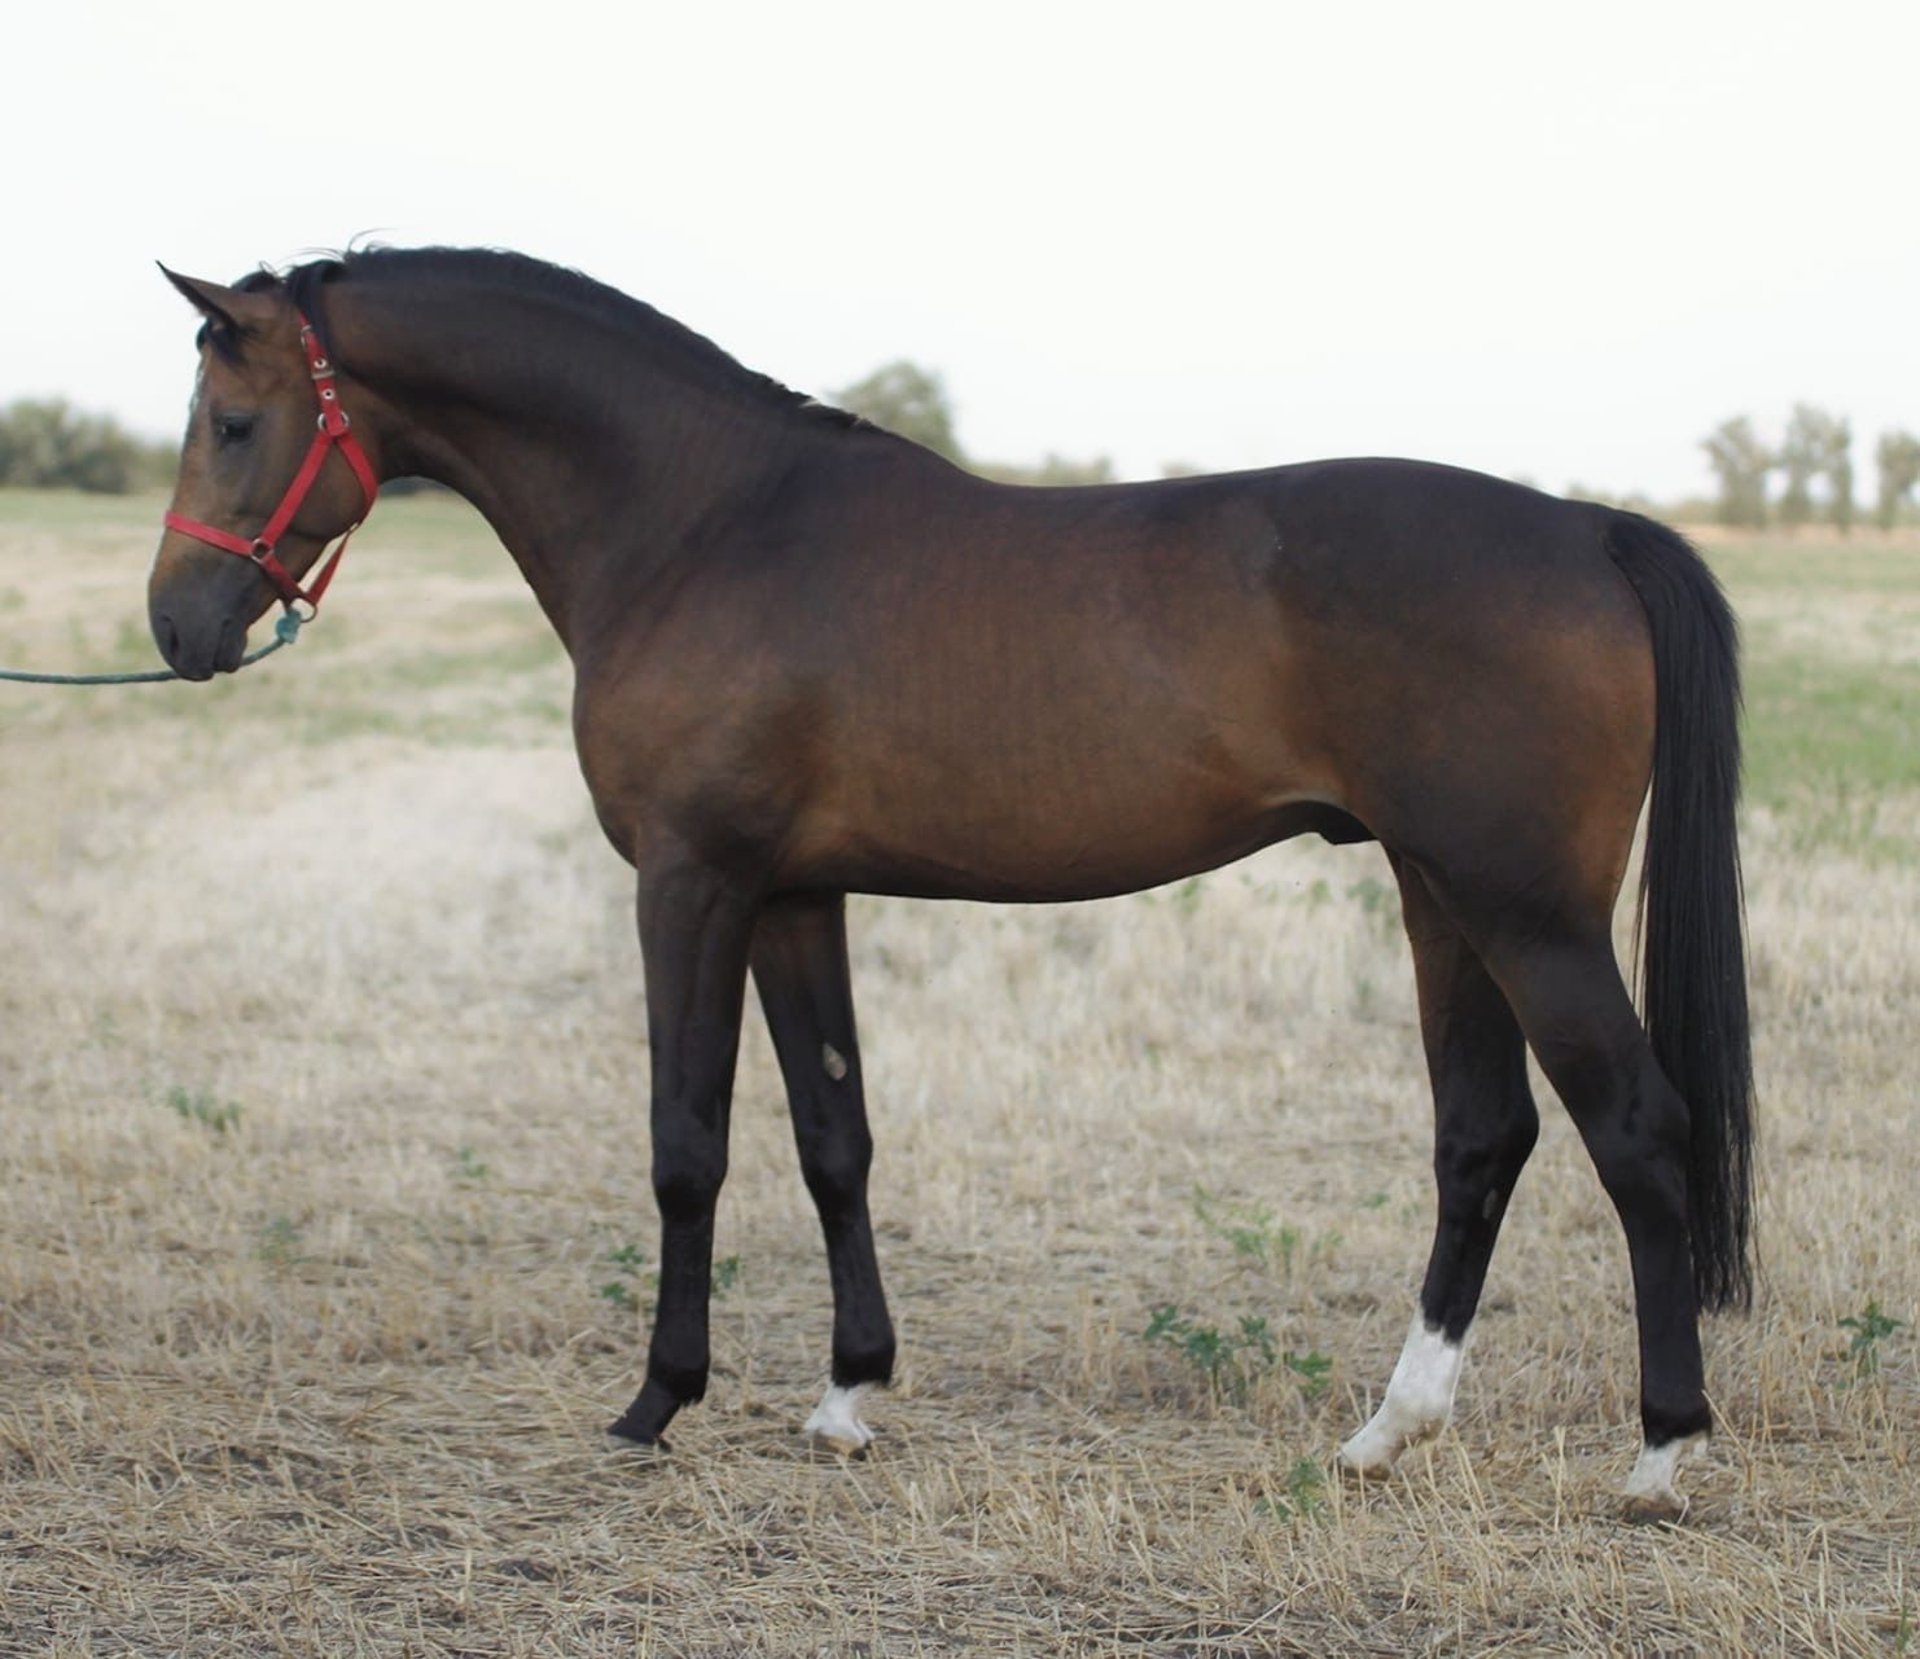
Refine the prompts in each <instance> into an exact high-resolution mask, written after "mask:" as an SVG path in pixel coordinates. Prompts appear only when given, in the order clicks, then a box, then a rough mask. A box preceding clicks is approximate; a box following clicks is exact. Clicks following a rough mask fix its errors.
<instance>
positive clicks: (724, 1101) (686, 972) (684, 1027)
mask: <svg viewBox="0 0 1920 1659" xmlns="http://www.w3.org/2000/svg"><path fill="white" fill-rule="evenodd" d="M751 927H752V918H751V911H750V909H749V908H748V907H747V906H746V905H745V904H744V903H742V902H741V901H740V900H738V899H737V898H736V897H735V896H734V894H733V893H732V892H731V891H730V889H729V888H728V886H727V885H726V884H725V883H724V882H723V881H722V880H720V879H719V878H717V877H715V876H714V875H712V874H710V873H709V872H707V871H705V870H703V869H698V868H689V867H686V866H684V865H682V866H678V867H675V868H672V869H669V870H667V871H665V872H662V873H659V874H653V875H644V874H643V877H642V881H641V888H640V944H641V950H642V953H643V955H644V956H645V959H646V973H647V1031H648V1038H649V1042H650V1045H651V1051H652V1065H653V1111H652V1131H653V1190H654V1198H655V1201H656V1202H657V1204H658V1205H659V1209H660V1223H661V1227H660V1293H659V1300H658V1303H657V1305H656V1309H655V1313H654V1322H653V1336H652V1340H651V1342H650V1343H649V1345H648V1349H647V1376H646V1382H645V1384H644V1386H643V1387H642V1388H641V1390H640V1393H639V1395H638V1396H637V1397H636V1398H635V1400H634V1402H633V1404H632V1405H630V1406H629V1407H628V1408H627V1410H626V1412H625V1413H624V1414H623V1415H622V1416H621V1417H620V1419H619V1420H618V1421H617V1422H615V1423H614V1424H613V1425H612V1426H611V1432H612V1433H614V1434H617V1435H619V1436H621V1437H622V1438H624V1439H628V1440H636V1441H640V1442H642V1443H646V1444H656V1443H659V1442H660V1437H661V1434H662V1432H663V1431H664V1430H665V1429H666V1426H667V1424H668V1423H669V1422H671V1421H672V1419H673V1416H674V1413H675V1412H677V1411H678V1410H679V1409H680V1407H681V1406H683V1405H686V1404H689V1403H691V1402H692V1401H695V1400H698V1399H700V1398H701V1397H702V1396H703V1395H704V1394H705V1393H706V1389H707V1371H708V1366H709V1349H708V1335H707V1309H708V1302H709V1299H710V1296H711V1294H712V1271H713V1218H714V1207H715V1205H716V1204H717V1203H718V1201H719V1197H720V1186H721V1183H722V1182H723V1181H724V1180H725V1178H726V1173H727V1119H728V1111H729V1106H730V1103H731V1100H732V1094H733V1068H734V1058H735V1055H736V1053H737V1051H738V1046H739V1037H740V1003H741V998H742V995H743V994H744V992H745V988H746V956H747V941H748V938H749V936H750V933H751Z"/></svg>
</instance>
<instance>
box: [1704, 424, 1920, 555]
mask: <svg viewBox="0 0 1920 1659" xmlns="http://www.w3.org/2000/svg"><path fill="white" fill-rule="evenodd" d="M1700 447H1701V448H1702V449H1704V450H1705V451H1706V452H1707V460H1708V461H1709V462H1710V463H1711V465H1712V467H1713V470H1714V474H1715V476H1716V477H1717V478H1718V479H1719V482H1720V500H1719V511H1718V517H1719V519H1720V522H1721V523H1722V524H1731V525H1738V526H1743V527H1746V528H1750V529H1758V528H1759V527H1760V526H1762V525H1764V524H1766V523H1768V522H1769V521H1770V520H1772V521H1776V522H1778V523H1780V524H1783V525H1786V526H1788V527H1793V526H1795V525H1801V524H1810V523H1812V522H1813V521H1814V520H1815V519H1816V518H1820V517H1824V518H1825V519H1826V521H1827V522H1828V523H1830V524H1832V525H1834V526H1835V527H1836V528H1837V529H1838V530H1839V531H1840V532H1841V533H1842V534H1843V535H1844V534H1845V533H1846V532H1847V531H1849V530H1851V529H1852V528H1853V515H1854V496H1853V454H1852V451H1853V429H1852V426H1851V425H1850V423H1849V422H1848V421H1847V420H1846V419H1845V418H1844V417H1843V416H1835V415H1830V414H1828V413H1827V412H1826V411H1825V410H1824V409H1816V408H1815V407H1814V406H1813V405H1812V404H1810V403H1798V404H1795V405H1794V409H1793V415H1792V418H1791V419H1789V420H1788V422H1787V430H1786V434H1785V436H1784V437H1782V439H1781V440H1780V442H1779V443H1777V444H1769V443H1767V442H1766V441H1765V440H1764V439H1763V438H1761V436H1760V434H1759V433H1758V432H1756V431H1755V430H1754V426H1753V422H1752V421H1751V420H1749V419H1748V418H1747V417H1746V416H1745V415H1737V416H1735V417H1734V418H1733V419H1731V420H1725V421H1722V422H1721V423H1720V424H1719V425H1718V426H1717V427H1715V428H1714V430H1713V431H1712V432H1711V433H1709V434H1708V435H1707V436H1706V437H1705V438H1703V439H1702V440H1701V444H1700ZM1874 462H1875V465H1876V466H1877V467H1878V469H1879V474H1880V493H1879V499H1878V501H1877V502H1876V504H1875V509H1874V520H1875V522H1876V523H1878V524H1879V525H1880V526H1881V527H1882V528H1883V529H1887V530H1891V529H1892V528H1893V527H1894V525H1895V524H1897V523H1898V522H1899V520H1900V514H1901V510H1902V509H1903V508H1904V507H1905V506H1906V504H1907V503H1908V502H1909V501H1910V500H1911V498H1912V496H1913V493H1914V489H1915V487H1916V486H1917V485H1920V438H1916V437H1915V436H1914V435H1913V434H1912V433H1911V432H1883V433H1881V434H1880V442H1879V444H1878V446H1877V447H1876V449H1875V450H1874ZM1776 474H1777V475H1778V476H1779V478H1780V480H1781V487H1780V493H1779V498H1778V500H1775V499H1774V498H1773V493H1772V489H1771V484H1770V481H1771V480H1772V478H1773V477H1774V476H1775V475H1776ZM1816 482H1818V483H1819V484H1820V485H1821V486H1822V490H1821V494H1822V497H1823V499H1822V500H1820V501H1818V502H1816V500H1815V498H1814V488H1813V487H1814V484H1815V483H1816Z"/></svg>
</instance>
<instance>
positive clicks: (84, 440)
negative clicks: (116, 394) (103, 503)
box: [0, 398, 177, 495]
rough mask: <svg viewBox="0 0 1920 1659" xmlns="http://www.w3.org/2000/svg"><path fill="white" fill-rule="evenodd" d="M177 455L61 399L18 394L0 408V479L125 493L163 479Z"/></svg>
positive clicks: (109, 418) (35, 486)
mask: <svg viewBox="0 0 1920 1659" xmlns="http://www.w3.org/2000/svg"><path fill="white" fill-rule="evenodd" d="M176 454H177V452H176V451H175V450H174V449H173V447H172V446H171V445H168V444H156V443H148V442H146V441H145V440H143V439H140V438H136V437H134V436H133V434H132V433H130V432H128V431H127V430H126V429H125V428H124V427H123V426H121V425H120V423H119V422H118V421H116V420H114V419H113V418H112V416H110V415H89V414H84V413H82V412H81V411H80V410H77V409H75V408H73V407H72V406H71V405H70V404H68V403H67V402H66V401H65V400H64V399H62V398H47V399H32V398H22V399H21V400H20V401H19V402H17V403H9V404H8V405H7V406H6V407H5V408H4V409H0V484H11V485H14V486H16V487H20V488H26V489H47V490H91V491H94V492H96V493H99V494H104V495H125V494H126V493H127V492H128V491H129V490H136V489H139V488H141V487H142V486H144V485H148V484H159V483H164V482H165V481H166V479H167V478H168V477H170V476H171V474H172V472H173V465H174V460H175V456H176Z"/></svg>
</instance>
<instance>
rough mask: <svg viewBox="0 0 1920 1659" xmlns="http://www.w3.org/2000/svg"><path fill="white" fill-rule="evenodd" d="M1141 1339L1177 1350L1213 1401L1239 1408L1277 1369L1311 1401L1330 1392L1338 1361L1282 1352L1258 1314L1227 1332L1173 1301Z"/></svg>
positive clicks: (1160, 1309) (1157, 1314)
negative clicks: (1189, 1314) (1295, 1382)
mask: <svg viewBox="0 0 1920 1659" xmlns="http://www.w3.org/2000/svg"><path fill="white" fill-rule="evenodd" d="M1141 1339H1142V1340H1143V1341H1146V1342H1154V1343H1160V1344H1163V1345H1164V1346H1166V1347H1169V1348H1172V1349H1173V1350H1174V1351H1175V1352H1176V1353H1178V1354H1180V1355H1182V1356H1183V1357H1184V1358H1185V1359H1186V1360H1187V1362H1188V1364H1190V1365H1192V1366H1193V1368H1194V1369H1195V1370H1196V1371H1198V1372H1199V1373H1200V1374H1201V1375H1202V1376H1203V1377H1205V1378H1206V1381H1207V1389H1208V1392H1209V1393H1211V1394H1212V1395H1213V1396H1214V1398H1216V1399H1225V1400H1231V1401H1232V1402H1233V1403H1234V1404H1235V1405H1237V1406H1243V1405H1245V1404H1246V1403H1247V1396H1248V1394H1249V1393H1250V1392H1251V1390H1252V1388H1253V1385H1254V1383H1255V1382H1256V1381H1257V1380H1258V1379H1259V1378H1261V1377H1263V1376H1265V1375H1266V1374H1267V1373H1268V1372H1270V1371H1271V1370H1273V1368H1274V1367H1275V1366H1276V1365H1277V1366H1279V1367H1281V1368H1282V1369H1283V1370H1285V1371H1288V1372H1291V1373H1292V1374H1293V1375H1294V1377H1295V1378H1296V1379H1298V1381H1299V1386H1300V1393H1301V1396H1302V1398H1304V1399H1306V1400H1309V1401H1312V1400H1317V1399H1319V1398H1320V1396H1321V1395H1323V1394H1324V1393H1326V1391H1327V1387H1328V1373H1329V1372H1330V1371H1331V1370H1332V1369H1333V1361H1332V1360H1330V1359H1328V1358H1327V1356H1326V1355H1325V1354H1321V1353H1306V1354H1296V1353H1294V1352H1293V1350H1292V1349H1290V1348H1282V1347H1281V1346H1280V1344H1279V1343H1278V1342H1277V1341H1276V1340H1275V1339H1274V1335H1273V1331H1272V1328H1271V1327H1270V1326H1269V1325H1268V1324H1267V1321H1266V1319H1265V1317H1264V1316H1262V1315H1259V1314H1251V1313H1244V1314H1242V1315H1241V1316H1240V1322H1239V1325H1238V1327H1237V1328H1236V1329H1235V1330H1232V1331H1223V1330H1221V1329H1220V1327H1219V1326H1217V1325H1203V1324H1201V1323H1200V1322H1199V1321H1198V1320H1196V1319H1190V1318H1188V1317H1187V1316H1186V1315H1185V1314H1183V1313H1181V1312H1180V1310H1179V1309H1178V1308H1177V1307H1175V1306H1174V1305H1173V1304H1172V1303H1171V1302H1169V1303H1165V1304H1163V1305H1162V1306H1160V1307H1157V1308H1155V1309H1153V1310H1152V1312H1151V1313H1150V1314H1149V1316H1148V1318H1147V1328H1146V1330H1145V1331H1143V1332H1142V1333H1141Z"/></svg>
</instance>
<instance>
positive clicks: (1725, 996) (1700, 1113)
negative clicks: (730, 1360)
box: [1606, 513, 1753, 1308]
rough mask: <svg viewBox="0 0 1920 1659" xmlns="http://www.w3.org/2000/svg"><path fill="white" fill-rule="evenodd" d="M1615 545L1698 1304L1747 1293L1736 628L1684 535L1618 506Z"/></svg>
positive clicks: (1647, 1010)
mask: <svg viewBox="0 0 1920 1659" xmlns="http://www.w3.org/2000/svg"><path fill="white" fill-rule="evenodd" d="M1606 546H1607V552H1608V554H1609V556H1610V557H1611V558H1612V560H1613V562H1614V564H1615V565H1616V566H1617V567H1618V568H1619V570H1620V573H1621V574H1622V575H1623V576H1625V577H1626V579H1627V581H1628V582H1629V583H1630V584H1632V587H1633V590H1634V592H1635V593H1636V594H1638V595H1639V597H1640V603H1641V605H1642V606H1643V607H1645V610H1646V613H1647V625H1648V628H1649V630H1650V632H1651V634H1652V637H1653V672H1654V686H1655V691H1654V721H1655V726H1654V744H1653V785H1652V799H1651V802H1650V804H1649V806H1648V808H1647V837H1646V853H1645V857H1644V860H1643V862H1642V866H1641V872H1640V895H1639V901H1638V907H1637V910H1636V915H1635V923H1634V933H1635V936H1636V938H1637V940H1638V942H1639V944H1640V947H1641V960H1640V976H1639V978H1640V984H1639V988H1640V1012H1641V1018H1642V1019H1643V1020H1644V1021H1645V1023H1646V1028H1647V1036H1648V1038H1649V1040H1650V1041H1651V1043H1652V1045H1653V1053H1654V1057H1655V1059H1657V1060H1658V1061H1659V1063H1660V1066H1661V1069H1662V1070H1663V1071H1664V1072H1665V1073H1666V1075H1667V1079H1668V1081H1669V1082H1671V1083H1672V1084H1673V1086H1674V1087H1675V1088H1676V1089H1677V1090H1678V1091H1679V1093H1680V1098H1681V1099H1682V1100H1683V1101H1685V1102H1686V1105H1687V1110H1688V1121H1689V1130H1688V1147H1687V1219H1688V1227H1689V1231H1690V1233H1691V1236H1692V1244H1693V1282H1694V1289H1695V1292H1696V1294H1697V1295H1698V1297H1699V1300H1700V1305H1701V1306H1702V1307H1703V1308H1724V1307H1729V1306H1740V1307H1745V1306H1747V1305H1749V1304H1750V1303H1751V1301H1752V1298H1753V1275H1752V1268H1751V1266H1750V1263H1749V1243H1750V1241H1749V1233H1750V1229H1751V1221H1752V1208H1753V1052H1752V1042H1751V1037H1750V1033H1749V1030H1748V1023H1747V973H1746V946H1745V942H1744V940H1743V938H1742V911H1743V900H1742V891H1741V883H1740V846H1739V840H1738V834H1737V827H1736V824H1735V820H1734V814H1735V808H1736V806H1737V805H1738V801H1739V795H1740V727H1739V721H1740V662H1739V651H1740V645H1739V631H1738V626H1737V624H1736V623H1735V621H1734V617H1733V612H1732V610H1731V609H1730V608H1729V606H1728V604H1727V600H1726V596H1725V595H1724V594H1723V593H1722V592H1721V591H1720V584H1719V583H1718V582H1717V581H1716V580H1715V579H1714V576H1713V572H1712V571H1710V570H1709V569H1708V568H1707V565H1706V563H1705V561H1704V560H1703V559H1701V557H1700V555H1699V554H1698V553H1697V552H1695V551H1694V549H1693V547H1692V546H1691V544H1689V543H1688V542H1687V541H1686V540H1685V538H1683V537H1681V536H1679V535H1677V534H1675V532H1673V531H1672V530H1669V529H1668V528H1667V527H1666V526H1665V525H1663V524H1656V523H1655V522H1654V521H1653V520H1651V519H1647V518H1642V517H1640V516H1639V515H1638V514H1635V513H1613V514H1612V515H1610V517H1609V519H1608V521H1607V529H1606Z"/></svg>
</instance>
